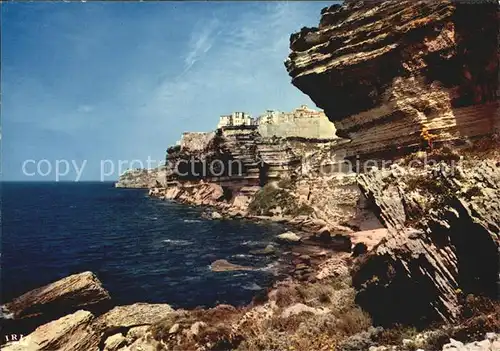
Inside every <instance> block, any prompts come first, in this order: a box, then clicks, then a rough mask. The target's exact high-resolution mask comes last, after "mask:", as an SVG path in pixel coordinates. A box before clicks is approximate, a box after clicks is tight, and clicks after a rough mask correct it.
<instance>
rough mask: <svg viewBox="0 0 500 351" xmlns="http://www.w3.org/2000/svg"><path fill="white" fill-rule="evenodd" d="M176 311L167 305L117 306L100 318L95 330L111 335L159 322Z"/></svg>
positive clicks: (140, 304)
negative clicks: (117, 331) (125, 329)
mask: <svg viewBox="0 0 500 351" xmlns="http://www.w3.org/2000/svg"><path fill="white" fill-rule="evenodd" d="M173 311H174V310H173V309H172V307H170V306H169V305H167V304H148V303H135V304H133V305H126V306H117V307H115V308H113V309H112V310H111V311H109V312H107V313H105V314H103V315H102V316H100V317H98V318H97V319H96V321H95V323H94V325H95V328H96V329H97V330H99V331H101V332H103V333H106V334H109V333H111V332H113V331H116V330H122V329H124V328H127V329H130V328H133V327H137V326H148V325H151V324H154V323H157V322H159V321H160V320H162V319H163V318H165V317H167V316H168V315H169V314H170V313H172V312H173Z"/></svg>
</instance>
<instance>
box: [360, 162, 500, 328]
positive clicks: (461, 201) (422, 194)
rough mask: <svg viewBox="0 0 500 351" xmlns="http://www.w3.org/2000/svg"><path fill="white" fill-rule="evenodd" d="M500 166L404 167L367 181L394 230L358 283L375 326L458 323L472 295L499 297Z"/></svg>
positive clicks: (370, 175)
mask: <svg viewBox="0 0 500 351" xmlns="http://www.w3.org/2000/svg"><path fill="white" fill-rule="evenodd" d="M497 162H498V161H495V160H493V159H492V160H487V161H477V160H474V161H468V162H464V163H463V164H460V165H455V166H453V167H451V166H448V165H446V164H445V163H441V164H438V165H436V166H432V167H431V166H427V167H424V168H408V167H404V166H403V167H400V166H396V167H393V168H392V169H390V170H374V171H372V172H369V173H367V174H364V175H361V176H360V177H359V180H358V182H359V184H360V186H361V189H362V191H363V192H364V194H365V195H366V196H367V197H368V199H369V201H370V202H372V205H373V207H374V208H375V209H376V210H377V213H378V215H379V218H380V219H381V221H382V222H383V223H384V224H385V225H386V226H387V228H388V229H389V236H388V237H387V238H386V239H384V240H383V241H382V242H381V243H380V244H379V245H378V247H376V248H375V249H374V250H373V252H371V253H370V254H369V255H368V256H367V257H365V258H364V259H363V260H362V261H361V262H360V265H359V268H358V270H357V271H356V272H355V274H354V279H353V282H354V285H355V286H356V288H357V289H358V290H359V292H358V296H357V301H358V303H360V304H361V305H362V306H363V308H365V309H366V310H367V311H369V312H371V314H372V316H373V317H374V320H375V322H377V323H382V324H384V323H392V322H401V323H424V324H425V323H428V322H431V321H436V320H445V321H454V320H455V319H456V318H457V317H458V316H459V314H460V299H461V298H463V297H464V296H465V295H467V294H475V295H483V296H489V297H490V298H498V296H497V294H498V286H497V281H498V262H499V259H500V257H499V249H500V170H499V169H498V163H497ZM388 305H390V306H391V308H389V309H387V308H386V306H388Z"/></svg>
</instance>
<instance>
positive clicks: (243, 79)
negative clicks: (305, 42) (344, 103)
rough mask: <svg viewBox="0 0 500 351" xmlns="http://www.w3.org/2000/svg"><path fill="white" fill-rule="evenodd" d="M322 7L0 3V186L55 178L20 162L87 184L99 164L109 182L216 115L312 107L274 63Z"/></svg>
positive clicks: (159, 156) (209, 126) (207, 126)
mask: <svg viewBox="0 0 500 351" xmlns="http://www.w3.org/2000/svg"><path fill="white" fill-rule="evenodd" d="M331 4H332V2H314V1H311V2H241V3H238V2H228V3H226V2H165V3H159V2H154V3H140V2H130V3H128V2H118V3H109V2H96V3H92V2H87V3H61V2H56V3H50V2H43V3H2V4H1V7H2V51H1V54H2V134H3V135H2V158H3V160H2V163H3V164H2V171H3V179H4V180H55V176H54V172H52V173H51V174H49V175H48V176H46V177H41V176H39V175H38V176H37V175H35V176H33V177H30V176H26V175H23V171H22V165H23V162H24V161H25V160H30V159H32V160H35V161H37V162H38V161H39V160H41V159H46V160H48V162H49V163H51V165H52V167H54V165H55V162H56V160H61V159H66V160H68V161H69V162H71V161H73V160H74V161H75V163H76V164H77V165H81V164H82V163H83V161H84V160H87V163H86V164H85V166H84V169H83V172H82V173H81V174H82V176H81V178H80V179H81V180H99V179H100V178H101V160H106V159H109V160H113V162H115V163H116V165H115V172H113V173H112V174H110V175H109V176H107V177H106V180H114V179H116V178H117V177H118V167H117V163H118V160H124V161H127V160H128V161H131V160H134V159H138V160H143V161H144V162H145V161H146V159H147V158H148V156H149V157H150V158H151V159H153V160H163V159H164V155H165V150H166V148H167V147H168V146H169V145H172V144H174V143H175V142H176V140H178V139H179V138H180V135H181V133H182V132H184V131H209V130H213V129H214V128H215V126H216V124H217V121H218V117H219V115H221V114H227V113H230V112H232V111H247V112H249V113H251V114H253V115H258V114H259V113H261V112H263V111H264V110H266V109H280V110H291V109H292V108H294V107H297V106H298V105H300V104H303V103H305V104H308V105H310V106H314V104H313V103H312V102H311V100H310V99H309V97H307V96H306V95H304V94H302V93H301V92H300V91H299V90H298V89H297V88H295V87H293V86H292V85H291V83H290V78H289V76H288V74H287V72H286V69H285V67H284V65H283V62H284V60H285V58H286V57H287V55H288V52H289V49H288V44H289V36H290V34H291V33H292V32H296V31H298V30H300V28H301V27H303V26H317V25H318V22H319V18H320V10H321V9H322V8H323V7H325V6H329V5H331ZM44 166H46V165H44ZM29 167H31V168H29ZM29 167H28V168H27V169H28V173H36V167H35V164H30V165H29ZM123 167H125V168H127V166H126V165H125V164H124V165H123ZM42 168H43V167H42ZM43 172H44V173H45V172H46V169H44V170H43ZM106 172H107V173H111V170H110V169H109V168H108V169H107V170H106ZM75 175H76V172H75V171H74V170H71V171H70V172H69V173H68V175H67V176H66V177H63V178H62V179H64V180H74V179H75Z"/></svg>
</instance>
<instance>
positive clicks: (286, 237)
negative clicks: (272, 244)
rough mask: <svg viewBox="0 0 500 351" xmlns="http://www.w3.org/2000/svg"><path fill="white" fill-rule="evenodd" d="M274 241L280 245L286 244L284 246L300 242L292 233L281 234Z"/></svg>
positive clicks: (298, 237)
mask: <svg viewBox="0 0 500 351" xmlns="http://www.w3.org/2000/svg"><path fill="white" fill-rule="evenodd" d="M276 240H277V241H278V242H281V243H286V244H297V243H299V242H300V240H301V238H300V236H298V235H297V234H295V233H294V232H286V233H283V234H280V235H278V236H277V237H276Z"/></svg>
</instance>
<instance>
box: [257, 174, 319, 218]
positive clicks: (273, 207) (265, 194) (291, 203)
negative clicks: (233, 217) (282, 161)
mask: <svg viewBox="0 0 500 351" xmlns="http://www.w3.org/2000/svg"><path fill="white" fill-rule="evenodd" d="M289 185H290V183H289V181H288V180H282V181H280V182H279V183H278V185H276V184H274V183H268V184H266V185H265V186H264V187H263V188H262V189H261V190H259V191H258V192H257V193H256V194H255V196H254V197H253V199H252V201H251V202H250V204H249V206H248V210H249V212H250V213H251V214H253V215H260V216H272V215H274V214H283V215H287V216H292V217H295V216H300V215H309V214H311V213H313V212H314V210H313V208H312V207H311V206H309V205H307V204H305V203H299V201H298V199H297V198H296V197H295V196H294V195H292V191H291V189H287V188H285V187H282V186H289Z"/></svg>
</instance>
